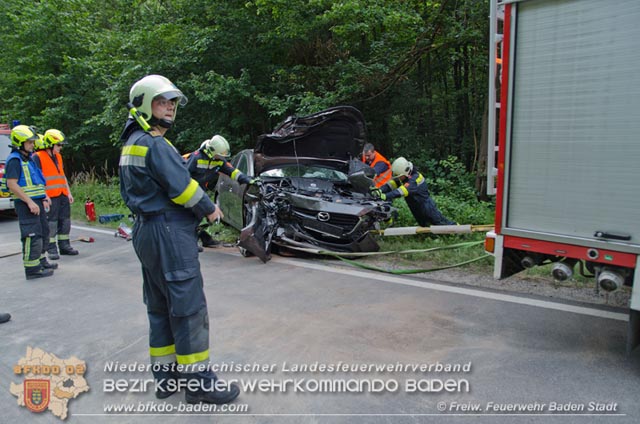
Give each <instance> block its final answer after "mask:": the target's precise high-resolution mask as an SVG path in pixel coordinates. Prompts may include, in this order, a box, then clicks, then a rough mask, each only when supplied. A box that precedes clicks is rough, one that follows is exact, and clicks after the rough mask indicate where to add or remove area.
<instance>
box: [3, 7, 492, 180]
mask: <svg viewBox="0 0 640 424" xmlns="http://www.w3.org/2000/svg"><path fill="white" fill-rule="evenodd" d="M0 5H1V8H0V15H1V16H2V22H3V25H2V27H3V28H2V31H1V32H0V51H2V54H3V59H4V60H3V66H2V67H1V68H0V99H2V100H0V102H1V108H0V122H11V121H12V120H14V119H18V120H20V121H22V123H25V124H31V125H35V126H37V127H38V128H39V129H42V131H44V130H45V129H47V128H52V127H53V128H58V129H60V130H62V131H63V132H64V133H65V134H66V135H67V139H68V141H69V146H68V147H67V148H66V150H65V152H66V154H65V156H66V160H67V161H69V164H68V165H67V167H68V168H70V170H71V172H78V171H81V170H87V169H99V170H101V171H102V170H106V172H107V173H109V172H113V170H114V169H115V167H116V166H117V160H118V156H119V148H118V137H119V133H120V131H121V128H122V125H123V123H124V121H125V119H126V116H127V111H126V107H125V104H126V102H127V97H128V92H129V88H130V87H131V85H132V84H133V83H134V82H135V81H136V80H138V79H139V78H141V77H142V76H144V75H146V74H150V73H157V74H162V75H165V76H166V77H168V78H169V79H171V80H172V81H173V82H174V83H175V84H176V85H177V86H178V87H179V88H180V89H181V90H182V91H183V92H184V93H185V94H186V95H187V97H188V98H189V103H188V104H187V106H185V107H184V108H181V109H180V110H179V111H178V117H177V121H176V125H175V127H174V129H172V130H171V131H170V132H169V133H168V137H169V138H170V139H171V140H172V141H174V144H175V145H176V146H177V147H178V149H179V150H181V151H185V152H186V151H189V150H192V149H194V148H195V147H197V146H198V145H199V144H200V142H201V141H202V140H204V139H205V138H208V137H210V136H211V135H213V134H215V133H219V134H222V135H224V136H225V137H226V138H227V139H228V140H229V141H230V142H231V144H232V147H233V149H234V151H237V150H239V149H241V148H245V147H252V146H253V145H254V143H255V140H256V138H257V136H258V135H259V134H262V133H265V132H269V131H270V130H271V129H272V128H273V127H274V126H275V125H276V124H277V123H278V122H280V121H281V120H282V119H284V118H285V117H287V116H288V115H292V114H296V115H305V114H308V113H312V112H316V111H318V110H321V109H324V108H326V107H330V106H335V105H341V104H347V105H352V106H355V107H357V108H358V109H360V110H361V111H362V112H363V113H364V115H365V117H366V120H367V131H368V138H369V141H371V142H372V143H374V144H375V145H376V146H377V147H378V149H379V150H380V151H381V152H382V153H383V154H385V155H386V156H387V157H389V158H395V157H397V156H406V157H407V158H408V159H410V160H412V161H413V162H414V164H416V165H418V167H419V168H420V169H421V170H423V171H425V172H429V169H426V168H428V165H429V164H430V163H431V164H433V163H436V162H437V161H439V160H441V159H445V160H446V159H447V158H449V157H450V156H455V157H457V158H458V160H459V163H461V164H462V165H463V166H464V168H465V169H466V170H467V171H469V172H472V173H475V172H476V170H478V169H479V170H480V171H479V173H480V172H482V173H483V172H484V169H482V168H483V166H484V165H483V164H482V163H480V164H478V162H479V161H480V160H481V159H482V158H483V156H484V155H485V154H484V153H483V147H484V144H486V143H485V142H484V140H482V138H483V135H482V133H483V130H482V129H483V116H484V115H485V113H486V92H487V67H488V24H489V22H488V13H489V5H488V0H448V1H447V0H442V1H418V0H404V1H403V0H342V1H331V0H304V1H288V0H287V1H285V0H240V1H239V0H224V1H211V0H127V1H125V0H112V1H102V0H100V1H98V0H45V1H33V0H11V1H8V0H0Z"/></svg>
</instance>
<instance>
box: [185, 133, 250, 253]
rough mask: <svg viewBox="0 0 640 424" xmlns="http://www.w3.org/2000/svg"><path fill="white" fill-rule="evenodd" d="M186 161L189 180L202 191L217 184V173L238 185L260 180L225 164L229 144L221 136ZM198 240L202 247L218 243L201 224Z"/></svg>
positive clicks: (187, 155)
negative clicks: (193, 181)
mask: <svg viewBox="0 0 640 424" xmlns="http://www.w3.org/2000/svg"><path fill="white" fill-rule="evenodd" d="M183 157H184V158H185V159H186V160H187V168H189V173H191V178H193V179H194V180H196V181H197V182H198V184H200V187H202V189H203V190H206V189H207V188H210V187H214V186H215V185H216V183H217V182H218V173H219V172H222V173H223V174H225V175H228V176H229V177H230V178H231V179H233V180H235V181H238V182H239V183H240V184H255V183H257V182H259V181H260V180H259V179H258V178H253V179H252V178H250V177H248V176H246V175H245V174H243V173H242V172H240V171H239V170H238V169H236V168H234V167H233V165H231V163H229V162H227V161H228V160H229V158H230V157H231V149H230V147H229V142H228V141H227V140H226V139H225V138H224V137H223V136H221V135H214V136H213V137H211V138H210V139H209V140H205V141H203V142H202V144H201V145H200V148H199V149H198V150H196V151H195V152H193V153H187V154H186V155H183ZM198 238H199V239H200V241H201V242H202V246H204V247H215V246H218V245H219V244H220V242H219V241H217V240H214V239H213V237H211V226H210V225H208V223H207V222H203V223H201V224H200V225H199V226H198Z"/></svg>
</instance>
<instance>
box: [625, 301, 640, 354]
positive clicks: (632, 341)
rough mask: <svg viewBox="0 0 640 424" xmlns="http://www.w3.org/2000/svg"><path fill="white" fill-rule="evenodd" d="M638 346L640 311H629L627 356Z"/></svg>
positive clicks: (639, 340) (639, 341) (639, 343)
mask: <svg viewBox="0 0 640 424" xmlns="http://www.w3.org/2000/svg"><path fill="white" fill-rule="evenodd" d="M638 345H640V311H636V310H635V309H630V310H629V330H628V332H627V355H631V352H633V351H634V350H635V349H636V348H637V347H638Z"/></svg>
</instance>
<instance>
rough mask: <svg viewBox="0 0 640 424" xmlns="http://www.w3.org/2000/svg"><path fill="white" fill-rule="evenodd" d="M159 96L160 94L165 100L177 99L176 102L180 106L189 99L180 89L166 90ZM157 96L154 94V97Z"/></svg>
mask: <svg viewBox="0 0 640 424" xmlns="http://www.w3.org/2000/svg"><path fill="white" fill-rule="evenodd" d="M159 96H162V97H164V98H165V99H167V100H173V99H178V100H177V102H178V104H179V105H180V106H185V105H186V104H187V102H188V101H189V99H187V96H185V95H184V94H182V91H180V90H176V91H167V92H165V93H162V94H160V95H159ZM159 96H156V97H159Z"/></svg>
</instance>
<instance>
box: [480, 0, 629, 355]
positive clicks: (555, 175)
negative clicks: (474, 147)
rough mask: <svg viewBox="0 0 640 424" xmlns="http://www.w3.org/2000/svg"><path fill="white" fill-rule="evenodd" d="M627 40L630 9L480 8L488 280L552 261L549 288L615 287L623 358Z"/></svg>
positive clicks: (623, 2)
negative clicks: (573, 282) (490, 208)
mask: <svg viewBox="0 0 640 424" xmlns="http://www.w3.org/2000/svg"><path fill="white" fill-rule="evenodd" d="M638 40H640V2H639V1H638V0H617V1H615V2H603V1H601V0H502V1H501V0H492V1H491V46H490V49H491V53H490V55H491V62H492V64H491V66H490V75H489V76H490V78H489V81H490V83H489V84H490V87H489V102H490V103H489V105H490V108H489V112H490V113H489V149H490V150H489V152H490V153H489V161H488V162H489V173H488V174H489V175H488V178H489V180H488V187H489V189H488V191H489V194H495V196H496V217H495V231H494V232H492V233H489V234H488V235H487V240H486V248H487V250H488V251H490V252H492V253H493V254H494V256H495V269H494V276H495V277H496V278H505V277H508V276H509V275H512V274H514V273H517V272H520V271H521V270H523V269H525V268H530V267H533V266H537V265H541V264H548V263H553V266H552V273H553V275H554V277H555V278H556V279H558V280H565V279H568V278H570V277H571V276H572V274H573V272H574V270H576V271H580V272H582V273H583V274H584V275H588V276H593V277H594V278H595V279H596V281H597V284H596V289H597V290H606V291H614V290H619V289H622V288H623V287H625V286H626V288H624V289H625V290H631V302H630V319H629V337H628V344H627V347H628V350H629V351H631V350H632V349H633V348H634V347H636V346H637V345H638V344H639V343H640V283H638V282H637V281H636V280H640V271H638V272H636V270H637V269H638V268H639V259H638V258H639V257H640V256H639V255H640V219H639V218H640V51H639V50H638ZM634 283H635V284H634ZM634 285H635V289H634ZM628 287H631V289H629V288H628Z"/></svg>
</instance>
